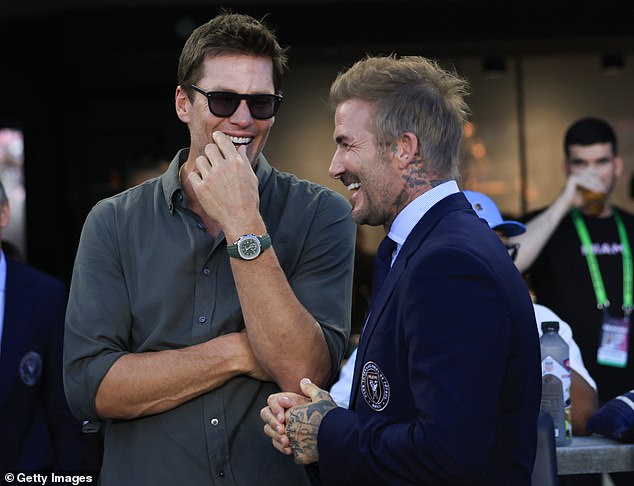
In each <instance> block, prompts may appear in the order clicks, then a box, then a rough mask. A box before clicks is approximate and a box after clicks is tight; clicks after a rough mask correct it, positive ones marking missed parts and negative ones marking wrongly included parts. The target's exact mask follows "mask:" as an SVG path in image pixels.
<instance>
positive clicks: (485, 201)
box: [462, 191, 526, 236]
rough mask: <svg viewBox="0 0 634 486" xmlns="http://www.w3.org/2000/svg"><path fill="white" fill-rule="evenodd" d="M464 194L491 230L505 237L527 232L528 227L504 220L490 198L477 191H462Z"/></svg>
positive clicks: (517, 222)
mask: <svg viewBox="0 0 634 486" xmlns="http://www.w3.org/2000/svg"><path fill="white" fill-rule="evenodd" d="M462 193H463V194H464V195H465V196H466V198H467V200H468V201H469V203H470V204H471V207H472V208H473V210H474V211H475V212H476V214H477V215H478V216H479V217H480V218H481V219H483V220H485V221H486V222H487V223H489V227H490V228H491V229H493V230H497V231H501V232H502V233H503V234H504V236H517V235H521V234H522V233H524V232H525V231H526V226H524V225H523V224H522V223H520V222H519V221H512V220H509V219H506V220H505V219H503V218H502V214H501V213H500V210H499V209H498V207H497V206H496V205H495V203H494V202H493V199H491V198H490V197H489V196H485V195H484V194H482V193H481V192H475V191H462Z"/></svg>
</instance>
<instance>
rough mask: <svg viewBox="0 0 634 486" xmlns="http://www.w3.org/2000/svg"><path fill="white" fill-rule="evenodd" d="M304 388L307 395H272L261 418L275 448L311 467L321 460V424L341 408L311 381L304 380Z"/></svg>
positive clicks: (301, 385)
mask: <svg viewBox="0 0 634 486" xmlns="http://www.w3.org/2000/svg"><path fill="white" fill-rule="evenodd" d="M300 387H301V390H302V392H303V393H304V394H305V395H299V394H297V393H284V392H283V393H275V394H273V395H270V396H269V398H268V400H267V403H268V406H266V407H264V408H263V409H262V410H261V411H260V418H261V419H262V421H263V422H264V433H265V434H266V435H267V436H268V437H270V438H271V442H272V444H273V447H275V448H276V449H277V450H278V451H280V452H281V453H282V454H286V455H290V454H293V457H294V459H295V462H296V463H297V464H311V463H313V462H317V461H318V460H319V452H318V449H317V434H318V433H319V426H320V425H321V421H322V420H323V418H324V417H325V415H326V414H327V413H328V412H330V411H331V410H332V409H333V408H336V407H337V404H336V403H335V402H334V400H333V399H332V397H331V396H330V394H328V392H326V391H325V390H322V389H321V388H319V387H318V386H316V385H315V384H314V383H312V382H311V381H310V380H309V379H308V378H302V380H301V381H300Z"/></svg>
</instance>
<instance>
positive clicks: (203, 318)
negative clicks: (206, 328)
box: [198, 316, 207, 324]
mask: <svg viewBox="0 0 634 486" xmlns="http://www.w3.org/2000/svg"><path fill="white" fill-rule="evenodd" d="M205 322H207V318H206V317H205V316H200V317H199V318H198V323H199V324H204V323H205Z"/></svg>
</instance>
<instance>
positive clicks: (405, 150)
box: [393, 132, 419, 169]
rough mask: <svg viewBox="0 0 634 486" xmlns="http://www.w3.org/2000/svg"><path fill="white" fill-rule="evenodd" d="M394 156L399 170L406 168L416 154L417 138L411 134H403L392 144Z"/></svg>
mask: <svg viewBox="0 0 634 486" xmlns="http://www.w3.org/2000/svg"><path fill="white" fill-rule="evenodd" d="M393 150H394V156H395V157H396V158H397V159H398V166H399V168H401V169H404V168H405V167H407V166H408V165H409V164H410V162H412V161H413V160H414V159H416V157H417V155H419V154H418V138H417V137H416V135H414V134H413V133H412V132H403V133H401V135H399V137H398V138H397V139H396V142H395V143H394V149H393Z"/></svg>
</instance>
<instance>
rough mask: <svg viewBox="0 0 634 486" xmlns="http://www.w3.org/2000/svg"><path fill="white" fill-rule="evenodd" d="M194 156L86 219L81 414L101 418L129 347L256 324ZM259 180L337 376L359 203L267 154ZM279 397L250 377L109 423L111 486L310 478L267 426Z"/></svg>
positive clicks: (80, 276) (73, 387)
mask: <svg viewBox="0 0 634 486" xmlns="http://www.w3.org/2000/svg"><path fill="white" fill-rule="evenodd" d="M186 158H187V151H186V150H184V151H180V152H179V153H178V154H177V155H176V157H175V158H174V160H173V161H172V163H171V164H170V166H169V168H168V170H167V171H166V172H165V173H164V174H163V175H162V176H160V177H158V178H155V179H151V180H149V181H146V182H145V183H143V184H141V185H139V186H136V187H134V188H131V189H129V190H127V191H124V192H122V193H120V194H118V195H116V196H113V197H110V198H108V199H105V200H103V201H100V202H99V203H98V204H96V205H95V206H94V208H93V209H92V210H91V212H90V213H89V215H88V217H87V218H86V221H85V224H84V228H83V230H82V234H81V239H80V243H79V248H78V251H77V256H76V260H75V266H74V269H73V276H72V283H71V289H70V297H69V304H68V310H67V315H66V335H65V352H64V381H65V388H66V394H67V397H68V401H69V404H70V406H71V408H72V410H73V412H74V414H75V415H76V416H77V417H79V418H84V419H89V418H97V412H96V410H95V395H96V392H97V388H98V387H99V384H100V382H101V380H102V379H103V377H104V375H105V374H106V373H107V371H108V369H109V368H110V366H112V364H113V363H114V362H115V361H116V360H117V359H118V358H119V357H121V356H122V355H124V354H126V353H142V352H151V351H160V350H164V349H174V348H181V347H185V346H190V345H194V344H198V343H201V342H204V341H207V340H209V339H213V338H215V337H217V336H220V335H222V334H226V333H229V332H236V331H240V330H241V329H243V328H244V320H243V317H242V312H241V309H240V303H239V301H238V295H237V292H236V288H235V283H234V280H233V275H232V273H231V268H230V264H229V257H228V255H227V252H226V242H225V239H224V235H222V234H220V235H219V236H218V238H216V239H215V240H214V239H213V238H212V237H211V236H210V235H209V234H207V233H206V232H205V228H204V226H203V225H202V222H201V220H200V219H199V218H198V217H197V216H196V215H195V214H194V213H193V212H191V211H189V210H188V209H187V208H186V201H185V200H184V192H183V191H182V190H181V187H180V181H179V177H178V170H179V167H180V165H181V164H182V163H183V162H184V161H185V160H186ZM256 174H257V176H258V179H259V187H260V211H261V214H262V216H263V218H264V221H265V223H266V225H267V229H268V231H269V233H270V235H271V237H272V240H273V247H274V248H275V252H276V254H277V256H278V259H279V261H280V264H281V266H282V268H283V270H284V272H285V274H286V276H287V278H288V281H289V283H290V285H291V287H292V288H293V290H294V292H295V295H296V296H297V298H298V299H299V300H300V302H302V304H303V305H304V306H305V307H306V308H307V310H308V311H309V312H310V313H311V314H312V315H313V317H314V318H315V319H316V320H317V321H318V322H319V323H320V325H321V326H322V329H323V332H324V336H325V338H326V342H327V344H328V348H329V350H330V354H331V360H332V365H331V366H332V370H333V374H334V373H336V370H337V369H338V365H339V361H340V359H341V358H342V356H343V353H344V351H345V346H346V341H347V337H348V334H349V330H350V300H351V293H352V267H353V255H354V238H355V227H354V223H353V222H352V220H351V219H350V205H349V204H348V203H347V202H346V201H345V199H344V198H343V197H342V196H341V195H339V194H337V193H335V192H334V191H331V190H329V189H326V188H324V187H321V186H318V185H316V184H313V183H310V182H308V181H303V180H299V179H298V178H296V177H295V176H292V175H290V174H286V173H283V172H280V171H277V170H276V169H273V168H272V167H271V166H270V165H269V164H268V162H267V161H266V160H265V158H264V157H263V156H260V158H259V160H258V164H257V169H256ZM280 359H283V357H280ZM278 391H279V389H278V387H277V386H276V385H275V384H273V383H267V382H262V381H259V380H256V379H252V378H249V377H246V376H239V377H236V378H234V379H232V380H230V381H229V382H227V383H226V384H224V385H223V386H221V387H219V388H217V389H215V390H213V391H211V392H208V393H206V394H203V395H201V396H199V397H197V398H195V399H193V400H190V401H188V402H186V403H184V404H183V405H181V406H178V407H176V408H174V409H172V410H170V411H167V412H164V413H160V414H156V415H151V416H146V417H141V418H137V419H134V420H109V421H107V422H106V424H105V444H104V449H105V453H104V458H103V466H102V472H101V478H100V479H101V484H102V485H104V486H108V485H116V486H120V485H123V484H130V485H143V484H147V485H150V484H151V485H153V486H154V485H170V486H171V485H174V484H184V485H210V484H213V485H216V484H218V485H220V484H222V485H251V484H253V485H256V484H257V485H262V484H275V485H276V486H279V485H293V486H296V485H301V484H307V479H306V475H305V470H304V468H303V467H301V466H297V465H295V464H294V462H293V459H292V457H291V456H284V455H282V454H280V453H279V452H277V451H276V450H275V449H274V448H273V447H272V446H271V443H270V439H268V438H267V437H266V436H265V435H264V433H263V430H262V429H263V424H262V422H261V420H260V418H259V411H260V409H261V408H262V407H263V406H265V405H266V399H267V397H268V395H269V394H271V393H275V392H278Z"/></svg>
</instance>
